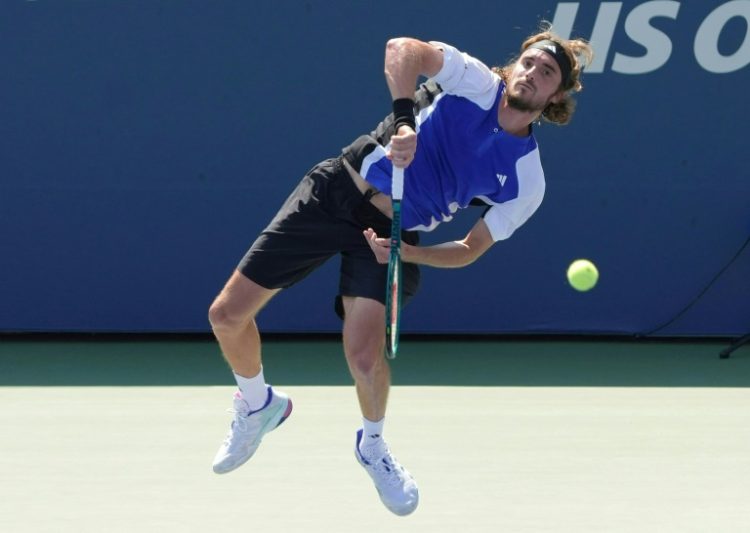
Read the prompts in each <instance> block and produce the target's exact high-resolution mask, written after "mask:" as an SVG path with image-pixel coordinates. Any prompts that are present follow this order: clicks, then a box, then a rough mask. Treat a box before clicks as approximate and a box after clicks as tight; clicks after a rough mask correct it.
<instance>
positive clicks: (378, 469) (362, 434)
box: [343, 297, 419, 515]
mask: <svg viewBox="0 0 750 533" xmlns="http://www.w3.org/2000/svg"><path fill="white" fill-rule="evenodd" d="M343 303H344V312H345V319H344V352H345V354H346V361H347V363H348V365H349V371H350V372H351V374H352V377H353V378H354V382H355V385H356V388H357V397H358V398H359V404H360V409H361V411H362V416H363V419H364V420H363V429H360V430H359V431H357V437H356V441H355V443H356V444H355V455H356V457H357V460H358V461H359V463H360V464H361V465H362V466H363V467H364V469H365V470H366V471H367V473H368V474H369V475H370V477H371V478H372V480H373V482H374V483H375V488H376V489H377V491H378V494H379V495H380V499H381V500H382V501H383V503H384V504H385V506H386V507H387V508H388V509H389V510H390V511H392V512H393V513H395V514H398V515H407V514H410V513H412V512H413V511H414V510H415V509H416V508H417V504H418V503H419V491H418V489H417V484H416V482H415V481H414V479H413V478H412V477H411V474H409V472H407V471H406V469H404V467H402V466H401V465H400V464H399V463H398V461H396V459H395V457H393V455H392V454H391V452H390V450H389V448H388V445H387V444H386V442H385V440H384V439H383V435H382V428H383V423H384V418H385V411H386V404H387V402H388V391H389V390H390V384H391V371H390V366H389V365H388V361H387V360H386V359H385V356H384V349H385V326H384V324H385V306H384V305H383V304H381V303H380V302H377V301H375V300H371V299H368V298H352V297H344V298H343Z"/></svg>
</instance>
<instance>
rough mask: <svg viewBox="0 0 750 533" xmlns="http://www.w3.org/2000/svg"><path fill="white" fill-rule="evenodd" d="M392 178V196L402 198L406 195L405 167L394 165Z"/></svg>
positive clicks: (395, 198) (397, 198)
mask: <svg viewBox="0 0 750 533" xmlns="http://www.w3.org/2000/svg"><path fill="white" fill-rule="evenodd" d="M391 178H392V181H391V198H393V199H394V200H401V198H403V197H404V169H403V168H399V167H397V166H395V165H394V167H393V174H392V176H391Z"/></svg>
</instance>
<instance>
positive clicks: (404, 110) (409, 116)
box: [393, 98, 417, 132]
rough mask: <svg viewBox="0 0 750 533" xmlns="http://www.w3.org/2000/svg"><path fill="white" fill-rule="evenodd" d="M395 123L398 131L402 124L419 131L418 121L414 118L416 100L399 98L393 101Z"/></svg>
mask: <svg viewBox="0 0 750 533" xmlns="http://www.w3.org/2000/svg"><path fill="white" fill-rule="evenodd" d="M393 124H394V126H395V128H396V132H398V129H399V128H400V127H401V126H409V127H410V128H411V129H413V130H414V131H417V123H416V121H415V120H414V100H412V99H411V98H398V99H396V100H394V101H393Z"/></svg>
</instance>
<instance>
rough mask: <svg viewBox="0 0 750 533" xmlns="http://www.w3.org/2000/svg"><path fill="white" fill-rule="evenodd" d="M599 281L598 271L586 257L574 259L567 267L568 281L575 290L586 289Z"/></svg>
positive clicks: (591, 287)
mask: <svg viewBox="0 0 750 533" xmlns="http://www.w3.org/2000/svg"><path fill="white" fill-rule="evenodd" d="M597 281H599V271H598V270H597V269H596V266H595V265H594V263H592V262H591V261H589V260H588V259H576V260H575V261H573V262H572V263H571V264H570V266H569V267H568V282H569V283H570V285H571V286H572V287H573V288H574V289H575V290H577V291H588V290H590V289H593V288H594V285H596V282H597Z"/></svg>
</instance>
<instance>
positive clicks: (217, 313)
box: [208, 298, 247, 333]
mask: <svg viewBox="0 0 750 533" xmlns="http://www.w3.org/2000/svg"><path fill="white" fill-rule="evenodd" d="M208 322H209V323H210V324H211V329H212V330H213V331H214V333H221V332H232V331H236V330H238V329H240V328H242V327H244V325H245V324H246V323H247V319H245V318H244V317H240V316H239V315H238V314H237V313H233V312H232V308H231V306H230V305H229V303H228V302H227V301H225V300H222V299H218V298H217V299H216V301H214V303H212V304H211V307H209V308H208Z"/></svg>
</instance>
